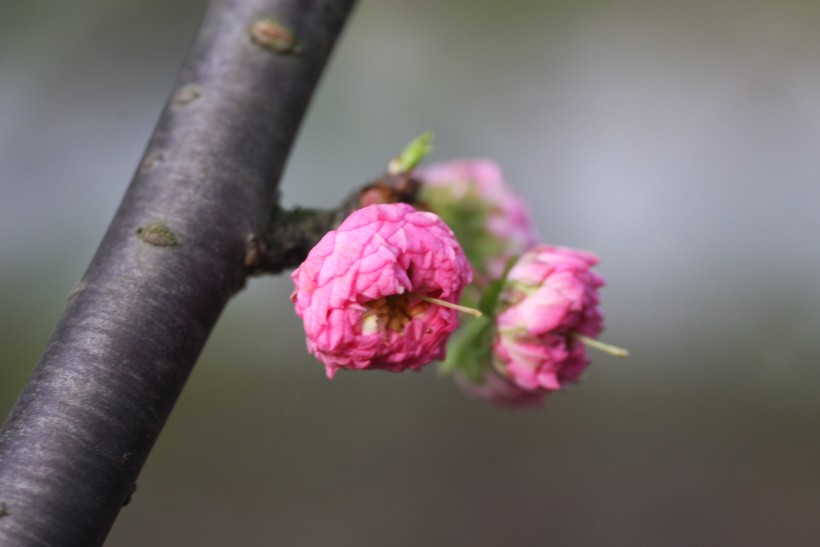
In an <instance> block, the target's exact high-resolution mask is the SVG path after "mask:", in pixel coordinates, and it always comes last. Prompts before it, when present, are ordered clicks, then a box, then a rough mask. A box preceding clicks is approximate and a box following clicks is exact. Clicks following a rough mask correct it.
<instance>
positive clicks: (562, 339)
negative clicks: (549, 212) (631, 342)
mask: <svg viewBox="0 0 820 547" xmlns="http://www.w3.org/2000/svg"><path fill="white" fill-rule="evenodd" d="M597 262H598V260H597V258H596V257H595V256H594V255H592V254H590V253H586V252H584V251H578V250H574V249H568V248H563V247H551V246H549V245H538V246H536V247H534V248H533V249H531V250H530V251H529V252H527V253H525V254H524V255H523V256H522V257H521V259H520V260H519V261H518V262H517V263H516V265H515V266H514V267H513V268H512V269H511V270H510V273H509V275H508V276H507V280H506V283H505V285H504V289H503V291H502V293H501V296H500V299H499V307H498V309H499V313H498V315H497V316H496V328H497V334H496V337H495V342H494V344H493V356H494V366H495V367H496V369H497V370H498V372H500V373H501V374H502V375H503V376H504V377H506V378H508V379H509V380H510V381H511V382H513V383H515V384H516V385H517V386H519V387H521V388H523V389H525V390H549V391H554V390H557V389H560V388H561V386H562V385H563V384H565V383H567V382H572V381H574V380H577V379H578V377H579V376H580V375H581V373H582V372H583V371H584V369H585V368H586V367H587V365H588V363H589V360H588V359H587V357H586V353H585V348H584V344H583V342H582V341H580V340H579V339H578V338H577V337H576V336H575V335H578V334H580V335H584V336H587V337H589V338H595V337H596V336H598V334H600V332H601V330H602V328H603V315H602V314H601V311H600V309H599V308H598V302H599V300H598V288H599V287H601V286H603V284H604V280H603V278H601V277H600V276H599V275H598V274H596V273H595V272H593V271H592V270H590V268H591V267H592V266H594V265H595V264H597Z"/></svg>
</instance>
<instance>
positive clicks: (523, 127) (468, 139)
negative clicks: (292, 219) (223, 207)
mask: <svg viewBox="0 0 820 547" xmlns="http://www.w3.org/2000/svg"><path fill="white" fill-rule="evenodd" d="M204 7H205V3H204V2H202V1H193V0H184V1H178V2H161V1H159V0H139V1H137V0H127V1H126V0H121V1H119V2H105V1H103V0H75V1H74V2H70V3H69V2H59V1H57V0H40V1H37V0H32V1H28V2H14V1H11V2H8V1H6V2H2V3H0V363H2V364H1V365H0V367H1V368H0V413H2V415H5V413H6V412H7V411H8V409H9V408H10V407H11V405H12V404H13V402H14V399H15V397H16V395H17V393H18V392H19V390H20V389H21V387H22V385H23V384H24V382H25V380H26V378H27V376H28V374H29V373H30V371H31V369H32V367H33V365H34V363H35V362H36V360H37V358H38V356H39V354H40V352H41V350H42V349H43V347H44V345H45V342H46V340H47V338H48V337H49V335H50V333H51V330H52V329H53V327H54V325H55V324H56V321H57V319H58V318H59V316H60V313H61V311H62V309H63V305H64V301H65V297H66V295H67V293H68V292H69V291H70V290H71V288H72V286H73V284H74V283H75V282H76V281H77V280H78V279H79V278H80V277H81V275H82V273H83V271H84V269H85V266H86V265H87V263H88V261H89V260H90V258H91V256H92V254H93V252H94V250H95V248H96V246H97V244H98V242H99V240H100V238H101V237H102V234H103V231H104V229H105V228H106V226H107V224H108V222H109V220H110V218H111V217H112V216H113V213H114V210H115V208H116V206H117V204H118V202H119V200H120V198H121V196H122V194H123V192H124V190H125V187H126V185H127V183H128V181H129V180H130V177H131V175H132V173H133V171H134V170H135V167H136V166H137V164H138V162H139V160H140V156H141V154H142V151H143V148H144V146H145V144H146V142H147V140H148V137H149V135H150V133H151V130H152V128H153V125H154V123H155V122H156V119H157V117H158V115H159V112H160V110H161V108H162V106H163V103H164V101H165V99H166V97H167V95H168V94H169V92H170V90H171V87H172V85H173V82H174V79H175V76H176V73H177V71H178V69H179V67H180V64H181V62H182V60H183V58H184V55H185V53H186V51H187V48H188V46H189V45H190V43H191V41H192V39H193V36H194V33H195V31H196V27H197V25H198V22H199V20H200V18H201V16H202V13H203V12H204ZM818 24H820V3H817V2H809V1H795V0H786V1H783V2H776V3H775V2H767V1H764V0H746V1H743V2H741V1H739V0H710V1H706V0H695V1H692V2H666V3H657V2H649V1H647V0H643V1H641V0H624V1H621V2H604V1H598V0H573V1H570V0H562V1H542V0H531V1H524V0H517V1H510V2H491V1H489V0H470V1H468V0H458V1H451V2H447V3H444V2H434V1H432V0H413V1H410V0H403V1H402V0H380V1H378V2H376V1H370V2H368V1H364V2H361V4H360V5H359V8H358V11H357V12H356V13H355V14H354V17H353V18H352V20H351V22H350V25H349V26H348V28H347V32H346V34H345V36H344V37H343V39H342V40H341V42H340V43H339V45H338V48H337V50H336V54H335V56H334V59H333V61H332V64H331V66H330V68H329V70H328V71H327V73H326V75H325V78H324V80H323V83H322V85H321V87H320V89H319V92H318V94H317V96H316V97H315V100H314V102H313V105H312V107H311V110H310V112H309V116H308V118H307V121H306V123H305V124H304V126H303V129H302V132H301V135H300V137H299V140H298V142H297V145H296V147H295V151H294V154H293V156H292V158H291V161H290V164H289V167H288V170H287V173H286V176H285V179H284V183H283V191H284V196H285V202H286V204H287V205H292V204H302V205H309V206H333V205H334V204H336V203H337V201H339V200H340V199H341V198H342V197H343V196H344V195H346V194H347V192H349V191H350V190H351V189H352V188H353V187H354V186H356V185H358V184H361V183H363V182H365V181H367V180H369V179H370V178H372V177H373V176H375V175H377V174H379V173H380V171H381V170H382V168H383V167H384V166H385V164H386V162H387V161H388V160H389V159H390V158H391V157H392V156H393V155H394V154H395V153H396V152H397V151H398V150H399V149H400V148H401V147H402V146H403V145H404V144H405V143H406V142H407V141H408V140H409V139H411V138H412V137H414V136H416V135H418V134H419V133H421V132H423V131H426V130H432V131H434V132H435V133H436V151H435V154H434V155H433V157H432V160H434V161H435V160H444V159H448V158H452V157H474V156H489V157H492V158H495V159H497V160H498V161H499V162H500V163H501V165H502V166H503V168H504V170H505V173H506V175H507V178H508V180H509V182H510V183H511V184H512V185H513V186H514V187H516V188H517V189H518V190H519V191H520V193H521V194H522V195H523V196H524V198H525V199H526V200H527V201H528V202H529V203H530V205H531V207H532V209H533V212H534V215H535V217H536V219H537V222H538V225H539V228H540V230H541V232H542V234H543V236H544V238H545V240H547V241H549V242H551V243H556V244H563V245H570V246H575V247H581V248H584V249H589V250H592V251H594V252H596V253H597V254H598V255H599V256H600V258H601V265H600V267H599V271H600V272H601V273H602V274H603V275H604V276H605V277H606V279H607V281H608V286H607V288H606V289H605V290H604V292H603V294H602V296H603V300H604V309H605V312H606V314H607V325H608V326H607V332H606V333H605V336H604V338H605V339H606V340H608V341H611V342H614V343H617V344H619V345H624V346H627V347H629V348H630V349H631V351H632V357H631V358H630V359H629V360H627V361H616V360H614V359H612V358H609V357H606V356H603V355H594V356H593V357H594V362H593V365H592V366H591V368H590V369H589V370H588V372H587V374H586V375H585V378H584V381H583V383H582V384H581V385H577V386H572V387H571V388H570V389H568V390H567V391H566V392H565V393H561V394H557V395H555V396H553V397H552V398H551V399H550V400H549V402H548V405H547V406H546V407H545V408H543V409H541V410H537V411H524V412H521V411H519V412H510V411H505V410H501V409H497V408H493V407H490V406H488V405H485V404H482V403H479V402H476V401H472V400H469V399H467V398H465V397H463V396H462V395H461V394H460V392H459V391H458V390H457V388H456V387H455V386H454V385H453V384H452V382H451V381H450V380H449V379H445V378H440V377H438V375H437V374H436V373H435V371H434V370H433V367H429V368H430V369H429V370H426V371H424V372H422V373H420V374H404V375H392V374H387V373H378V372H375V373H360V374H352V373H348V374H344V373H342V374H339V376H338V377H337V379H335V380H334V381H332V382H330V381H328V380H326V379H325V377H324V374H323V371H322V367H321V365H320V364H319V363H318V362H316V361H314V360H313V359H312V358H311V357H310V356H308V355H307V353H306V351H305V348H304V341H303V340H304V338H303V335H302V327H301V324H300V322H299V321H298V319H297V318H296V316H295V315H294V313H293V311H292V306H291V304H290V302H289V300H288V295H289V293H290V290H291V283H290V280H289V278H288V277H287V276H283V277H281V278H265V279H257V280H254V281H253V282H252V283H251V284H250V286H249V287H248V289H247V290H246V291H244V292H243V293H242V294H240V295H239V296H238V297H237V298H236V299H235V300H234V301H233V302H232V303H231V305H230V306H229V308H228V309H227V311H226V313H225V314H224V316H223V318H222V319H221V321H220V323H219V324H218V325H217V328H216V330H215V332H214V334H213V337H212V338H211V340H210V342H209V344H208V346H207V348H206V350H205V353H204V355H203V356H202V359H201V361H200V362H199V364H198V365H197V367H196V369H195V370H194V373H193V375H192V377H191V379H190V381H189V384H188V386H187V388H186V390H185V392H184V393H183V396H182V398H181V399H180V401H179V403H178V405H177V407H176V409H175V411H174V413H173V414H172V416H171V419H170V421H169V423H168V425H167V427H166V429H165V430H164V431H163V434H162V436H161V437H160V439H159V441H158V443H157V445H156V448H155V450H154V452H153V454H152V456H151V458H150V459H149V461H148V464H147V466H146V467H145V469H144V472H143V473H142V475H141V479H140V482H139V489H138V491H137V493H136V495H135V497H134V499H133V501H132V503H131V504H130V505H129V506H128V507H126V508H125V509H124V510H123V512H122V513H121V516H120V518H119V520H118V521H117V523H116V524H115V526H114V529H113V530H112V532H111V535H110V537H109V541H108V545H111V546H120V547H126V546H139V545H156V546H178V545H198V546H204V545H228V544H231V545H345V546H346V545H350V546H360V545H408V546H418V545H471V546H478V545H488V546H489V545H546V544H550V545H630V546H636V545H664V546H675V545H681V546H691V545H715V546H718V545H720V546H725V545H744V546H749V545H775V544H776V545H790V546H802V545H817V544H818V543H820V521H819V519H818V515H820V427H818V413H820V399H818V396H817V392H818V388H820V288H819V287H818V282H820V249H819V248H818V235H820V180H818V179H819V178H820V149H818V142H820V61H819V60H820V33H818V32H817V29H818Z"/></svg>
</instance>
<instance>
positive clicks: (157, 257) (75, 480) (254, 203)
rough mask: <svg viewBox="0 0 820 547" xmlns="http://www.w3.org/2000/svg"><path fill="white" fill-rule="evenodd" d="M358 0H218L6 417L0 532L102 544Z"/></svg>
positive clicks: (14, 538) (244, 267) (263, 213)
mask: <svg viewBox="0 0 820 547" xmlns="http://www.w3.org/2000/svg"><path fill="white" fill-rule="evenodd" d="M353 3H354V0H325V1H319V0H316V1H310V0H217V1H214V2H213V3H212V5H211V6H210V8H209V11H208V13H207V15H206V17H205V20H204V22H203V25H202V28H201V30H200V32H199V36H198V38H197V41H196V43H195V45H194V47H193V50H192V52H191V53H190V56H189V58H188V60H187V61H186V64H185V66H184V68H183V70H182V73H181V76H180V79H179V81H178V83H177V86H176V90H175V92H174V94H173V95H172V98H171V100H170V101H169V102H168V104H167V106H166V108H165V110H164V112H163V114H162V117H161V119H160V121H159V124H158V126H157V128H156V131H155V133H154V135H153V137H152V139H151V141H150V143H149V145H148V149H147V151H146V154H145V156H144V159H143V161H142V163H141V165H140V168H139V170H138V172H137V173H136V175H135V177H134V179H133V181H132V182H131V185H130V187H129V189H128V191H127V193H126V195H125V197H124V199H123V202H122V204H121V205H120V208H119V210H118V211H117V213H116V216H115V218H114V219H113V221H112V223H111V226H110V227H109V229H108V232H107V233H106V235H105V237H104V239H103V241H102V243H101V244H100V247H99V249H98V250H97V253H96V255H95V256H94V259H93V260H92V262H91V264H90V266H89V268H88V270H87V271H86V273H85V275H84V277H83V279H82V281H81V282H80V283H79V284H78V286H77V288H76V289H75V290H74V291H72V294H71V295H70V297H69V303H68V305H67V308H66V310H65V312H64V314H63V317H62V318H61V320H60V322H59V324H58V325H57V328H56V330H55V332H54V334H53V336H52V338H51V340H50V341H49V343H48V345H47V347H46V349H45V352H44V354H43V356H42V357H41V359H40V361H39V362H38V364H37V366H36V368H35V369H34V372H33V374H32V377H31V378H30V380H29V382H28V384H27V385H26V387H25V388H24V390H23V392H22V393H21V395H20V397H19V399H18V401H17V403H16V405H15V407H14V408H13V410H12V412H11V414H10V415H9V417H8V419H7V420H6V423H5V424H4V425H3V429H2V431H0V509H2V511H0V544H2V545H16V546H17V545H61V546H73V545H78V546H79V545H83V546H85V545H99V544H101V543H102V542H103V540H104V538H105V536H106V535H107V533H108V530H109V529H110V527H111V525H112V523H113V521H114V519H115V517H116V515H117V513H118V512H119V508H120V507H121V506H122V505H123V504H124V503H125V502H126V501H127V500H128V499H129V496H130V494H131V493H132V492H133V490H134V484H135V480H136V478H137V475H138V473H139V471H140V469H141V468H142V465H143V463H144V462H145V459H146V457H147V455H148V453H149V451H150V449H151V447H152V445H153V443H154V441H155V439H156V437H157V435H158V434H159V431H160V429H161V427H162V425H163V424H164V422H165V420H166V418H167V417H168V414H169V413H170V411H171V408H172V407H173V404H174V402H175V401H176V398H177V396H178V395H179V392H180V391H181V389H182V387H183V384H184V382H185V380H186V378H187V376H188V374H189V372H190V370H191V368H192V366H193V364H194V362H195V360H196V358H197V357H198V355H199V353H200V351H201V349H202V347H203V345H204V343H205V341H206V339H207V337H208V335H209V333H210V331H211V329H212V327H213V325H214V323H215V322H216V320H217V318H218V316H219V314H220V313H221V311H222V309H223V307H224V306H225V304H226V302H227V301H228V299H229V298H230V297H231V295H233V294H234V293H235V292H236V291H237V290H239V289H240V288H241V287H242V286H243V285H244V283H245V280H246V278H247V275H248V274H249V273H250V272H251V271H253V269H254V268H252V267H249V265H248V263H247V251H248V244H247V242H248V241H250V240H253V239H254V238H255V234H262V233H266V232H267V231H268V228H269V226H270V224H271V222H272V215H273V212H274V211H276V210H277V198H278V193H277V187H278V180H279V177H280V174H281V173H282V169H283V166H284V163H285V160H286V158H287V155H288V152H289V150H290V147H291V144H292V142H293V140H294V137H295V134H296V131H297V128H298V126H299V123H300V121H301V119H302V116H303V114H304V111H305V109H306V107H307V104H308V101H309V98H310V95H311V93H312V91H313V89H314V88H315V86H316V83H317V80H318V78H319V76H320V74H321V71H322V69H323V67H324V64H325V62H326V60H327V57H328V55H329V54H330V51H331V49H332V46H333V44H334V42H335V40H336V37H337V35H338V33H339V32H340V30H341V28H342V25H343V23H344V20H345V18H346V16H347V14H348V13H349V11H350V10H351V9H352V5H353Z"/></svg>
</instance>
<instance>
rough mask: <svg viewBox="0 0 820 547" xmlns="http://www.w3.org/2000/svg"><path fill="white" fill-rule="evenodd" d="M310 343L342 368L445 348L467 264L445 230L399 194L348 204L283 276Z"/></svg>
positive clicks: (400, 365)
mask: <svg viewBox="0 0 820 547" xmlns="http://www.w3.org/2000/svg"><path fill="white" fill-rule="evenodd" d="M291 278H292V279H293V282H294V284H295V286H296V288H295V290H294V291H293V294H292V295H291V300H292V301H293V302H294V304H295V307H296V314H297V315H298V316H299V317H301V318H302V320H303V322H304V327H305V334H306V335H307V346H308V350H309V351H310V352H311V353H312V354H314V355H315V356H316V357H317V358H318V359H319V360H320V361H321V362H322V363H324V365H325V369H326V371H327V375H328V377H329V378H333V376H334V375H335V374H336V372H337V371H338V370H339V369H340V368H347V369H357V370H358V369H385V370H390V371H401V370H405V369H417V368H419V367H421V366H423V365H425V364H427V363H429V362H430V361H433V360H435V359H442V358H443V357H444V355H445V345H446V342H447V338H448V336H449V335H450V334H451V333H452V332H453V331H454V330H455V329H456V328H457V327H458V317H457V312H456V311H455V310H453V309H450V308H447V307H443V306H439V305H435V304H431V303H428V302H424V301H422V300H420V299H419V298H417V295H419V296H424V297H431V298H437V299H440V300H444V301H447V302H451V303H457V302H458V301H459V298H460V297H461V292H462V290H463V289H464V287H465V286H466V285H467V284H469V283H470V281H471V280H472V272H471V270H470V267H469V265H468V264H467V259H466V257H465V256H464V252H463V251H462V250H461V247H460V246H459V244H458V241H456V238H455V236H454V235H453V232H452V230H450V228H449V227H448V226H447V225H446V224H444V222H442V220H441V219H440V218H439V217H438V216H436V215H435V214H433V213H428V212H421V211H416V210H415V209H413V208H412V207H411V206H409V205H406V204H404V203H394V204H386V205H371V206H369V207H365V208H363V209H359V210H357V211H355V212H353V213H352V214H351V215H350V216H349V217H347V219H345V221H344V222H343V223H342V224H341V225H340V226H339V227H338V228H337V229H336V230H333V231H331V232H328V233H327V234H325V236H324V237H323V238H322V239H321V241H319V243H318V244H317V245H316V246H315V247H314V248H313V249H312V250H311V251H310V253H309V254H308V257H307V259H305V261H304V262H303V263H302V264H301V265H300V266H299V267H298V268H297V269H296V270H295V271H294V272H293V274H292V275H291Z"/></svg>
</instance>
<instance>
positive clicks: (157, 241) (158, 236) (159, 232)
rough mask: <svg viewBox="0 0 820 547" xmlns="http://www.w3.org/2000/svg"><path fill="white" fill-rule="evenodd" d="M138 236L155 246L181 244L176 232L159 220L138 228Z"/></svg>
mask: <svg viewBox="0 0 820 547" xmlns="http://www.w3.org/2000/svg"><path fill="white" fill-rule="evenodd" d="M136 233H137V237H138V238H140V239H141V240H142V241H144V242H145V243H147V244H149V245H154V246H155V247H175V246H176V245H178V244H179V242H178V241H177V238H176V236H175V235H174V232H172V231H171V229H170V228H169V227H168V226H166V225H165V224H164V223H163V222H161V221H159V220H154V221H151V222H149V223H148V224H145V225H143V226H140V227H139V228H137V232H136Z"/></svg>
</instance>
